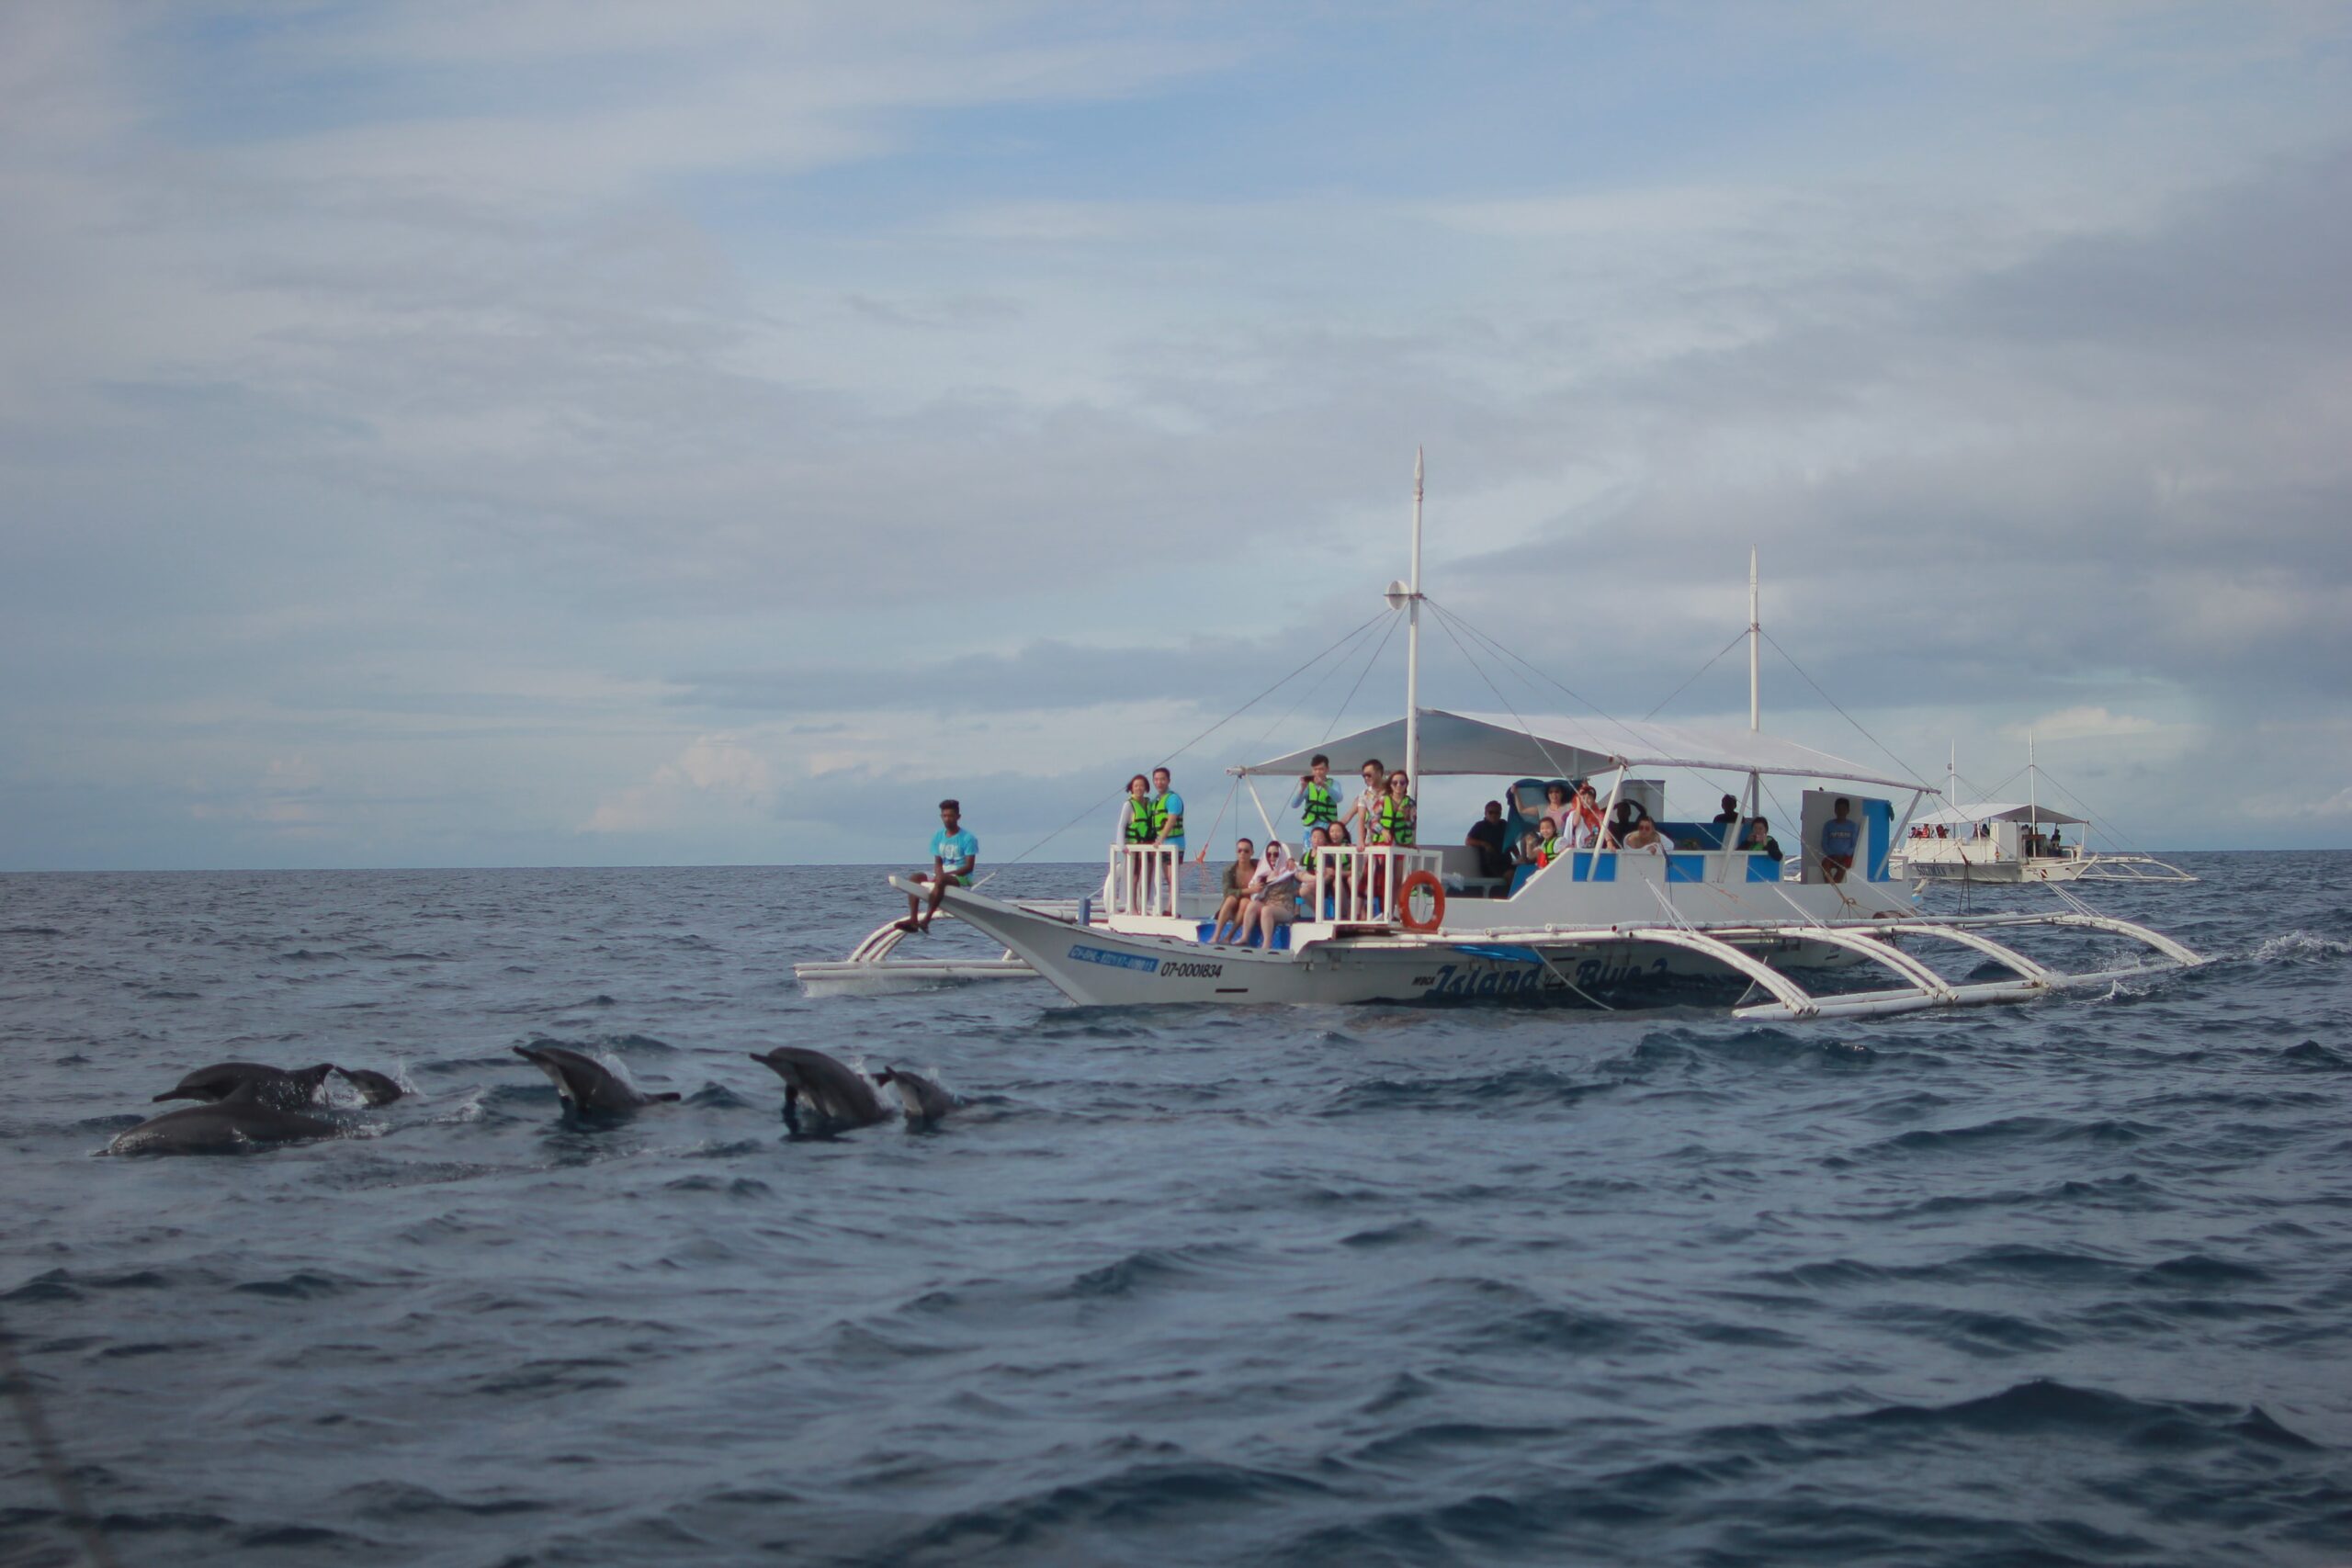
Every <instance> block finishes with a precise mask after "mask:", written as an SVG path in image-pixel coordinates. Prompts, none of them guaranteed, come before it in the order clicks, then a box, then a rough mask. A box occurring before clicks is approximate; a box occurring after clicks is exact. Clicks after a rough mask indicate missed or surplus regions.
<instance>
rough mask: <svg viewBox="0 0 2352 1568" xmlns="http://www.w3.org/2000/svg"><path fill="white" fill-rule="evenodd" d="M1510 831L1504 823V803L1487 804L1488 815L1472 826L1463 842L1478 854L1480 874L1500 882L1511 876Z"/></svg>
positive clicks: (1494, 801) (1495, 801)
mask: <svg viewBox="0 0 2352 1568" xmlns="http://www.w3.org/2000/svg"><path fill="white" fill-rule="evenodd" d="M1462 841H1463V842H1464V843H1465V844H1467V845H1469V846H1470V847H1471V848H1472V849H1474V850H1476V851H1477V852H1478V874H1479V875H1480V876H1484V877H1488V878H1491V879H1493V880H1494V881H1497V882H1500V881H1502V880H1503V879H1504V878H1506V877H1508V876H1509V875H1510V829H1509V828H1508V827H1507V826H1506V825H1505V824H1504V822H1503V803H1502V802H1501V801H1499V800H1490V801H1488V802H1487V814H1486V816H1485V817H1483V818H1479V819H1478V820H1477V821H1476V822H1473V823H1472V824H1471V825H1470V831H1469V832H1467V833H1465V834H1464V835H1463V838H1462Z"/></svg>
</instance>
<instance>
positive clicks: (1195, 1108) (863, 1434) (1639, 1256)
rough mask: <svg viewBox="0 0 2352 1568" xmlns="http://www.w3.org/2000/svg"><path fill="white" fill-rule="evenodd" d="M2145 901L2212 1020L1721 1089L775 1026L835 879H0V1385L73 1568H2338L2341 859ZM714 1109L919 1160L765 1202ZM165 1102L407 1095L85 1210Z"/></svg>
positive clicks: (1164, 1023) (2349, 1233)
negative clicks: (784, 1119) (166, 1093)
mask: <svg viewBox="0 0 2352 1568" xmlns="http://www.w3.org/2000/svg"><path fill="white" fill-rule="evenodd" d="M2181 858H2182V861H2183V863H2185V864H2187V865H2188V866H2189V867H2190V868H2191V869H2193V870H2195V871H2197V872H2199V874H2202V875H2203V876H2204V877H2205V879H2206V880H2205V881H2204V882H2202V883H2201V884H2200V885H2199V886H2193V887H2179V888H2167V889H2161V890H2158V889H2141V888H2113V889H2097V888H2094V889H2090V890H2088V896H2089V897H2091V898H2092V899H2093V900H2094V901H2095V902H2096V903H2098V905H2099V906H2100V907H2101V908H2107V909H2109V910H2111V911H2112V912H2115V913H2119V914H2124V915H2136V916H2141V917H2144V918H2147V919H2151V920H2152V921H2153V922H2154V923H2155V924H2157V925H2159V926H2161V927H2162V928H2164V929H2165V930H2168V931H2173V932H2175V933H2176V934H2177V935H2179V936H2181V937H2183V938H2184V939H2185V940H2187V941H2188V942H2191V943H2193V944H2195V945H2198V946H2199V947H2200V948H2202V949H2204V950H2206V951H2208V952H2210V953H2213V954H2215V955H2217V957H2218V959H2219V962H2217V963H2215V964H2212V965H2211V967H2209V968H2206V969H2203V970H2200V971H2198V972H2195V973H2190V974H2184V975H2174V976H2166V977H2160V978H2151V979H2149V980H2146V981H2145V982H2137V981H2135V982H2133V983H2131V984H2128V985H2121V986H2118V987H2112V988H2111V989H2109V990H2105V991H2102V992H2100V993H2098V994H2096V995H2086V996H2081V997H2075V998H2063V999H2054V1000H2050V1001H2044V1002H2041V1003H2036V1004H2033V1005H2030V1006H2026V1007H2018V1008H2005V1009H1982V1010H1970V1011H1965V1012H1959V1013H1951V1014H1943V1015H1936V1016H1917V1017H1910V1018H1904V1019H1896V1020H1887V1021H1865V1022H1855V1023H1838V1024H1816V1025H1805V1026H1792V1027H1785V1028H1758V1027H1752V1026H1746V1025H1742V1024H1739V1023H1736V1022H1733V1021H1728V1020H1726V1019H1724V1018H1723V1017H1721V1016H1719V1015H1711V1014H1707V1013H1701V1012H1696V1011H1690V1012H1677V1013H1670V1014H1665V1015H1657V1016H1634V1015H1629V1014H1618V1015H1610V1016H1605V1017H1603V1016H1591V1015H1582V1016H1579V1015H1572V1014H1567V1013H1562V1012H1539V1011H1498V1010H1408V1009H1399V1008H1368V1009H1356V1010H1279V1009H1277V1010H1186V1011H1179V1012H1160V1013H1146V1012H1137V1011H1125V1012H1118V1011H1101V1010H1075V1009H1071V1008H1068V1007H1065V1006H1062V1005H1060V1004H1059V1002H1058V999H1057V998H1056V997H1055V996H1054V995H1053V994H1052V993H1051V992H1049V991H1048V990H1046V988H1045V987H1042V986H1040V985H1036V984H1034V983H1032V984H1017V985H996V986H991V987H975V988H967V989H964V990H959V991H952V992H939V993H931V994H920V995H913V996H898V997H892V998H879V999H870V1000H849V999H843V1000H824V1001H812V1000H809V999H807V998H803V997H801V996H800V995H799V994H798V992H797V988H796V987H795V986H794V984H793V982H792V978H791V973H790V965H791V964H792V963H793V962H794V961H795V960H797V959H802V958H810V957H838V956H840V955H842V953H845V952H846V951H847V949H848V948H849V946H850V945H851V943H852V942H854V941H855V940H856V939H857V938H858V937H859V936H861V935H862V934H864V932H865V931H866V930H868V929H869V928H870V927H871V926H873V925H874V924H875V923H876V921H877V920H879V919H882V918H884V917H886V916H887V915H888V914H889V913H891V912H892V908H891V902H890V899H889V897H888V894H887V890H885V889H882V888H881V887H880V886H879V884H878V878H877V874H876V873H874V872H871V871H857V870H847V869H750V868H746V869H731V870H668V871H663V870H651V871H644V870H633V871H498V872H417V873H410V872H369V873H345V874H225V873H224V874H170V875H112V876H45V875H44V876H6V877H0V1064H4V1065H5V1067H6V1076H7V1084H6V1089H7V1092H6V1097H5V1099H4V1100H0V1147H4V1148H5V1151H6V1152H5V1156H0V1157H5V1160H6V1198H7V1201H6V1250H5V1261H4V1262H0V1326H4V1327H5V1328H6V1331H7V1332H8V1334H9V1335H10V1336H11V1337H12V1340H13V1344H14V1348H15V1351H16V1355H17V1359H18V1360H19V1361H20V1362H21V1363H22V1364H23V1366H24V1367H25V1368H26V1370H27V1371H28V1373H29V1377H30V1381H31V1383H32V1385H33V1388H34V1389H35V1391H36V1392H37V1394H38V1397H39V1401H40V1405H41V1407H42V1408H43V1409H44V1410H45V1412H46V1415H47V1418H48V1421H49V1424H50V1426H51V1428H52V1429H53V1432H54V1436H55V1438H56V1443H57V1446H58V1448H59V1449H60V1450H62V1453H63V1456H64V1459H65V1461H66V1463H67V1465H68V1466H69V1468H70V1476H71V1479H73V1480H74V1481H77V1482H78V1483H79V1484H80V1485H81V1487H82V1488H83V1489H84V1491H85V1493H86V1495H87V1496H88V1498H89V1500H90V1503H91V1506H92V1507H93V1509H94V1511H95V1513H96V1515H97V1517H98V1519H99V1523H100V1527H101V1529H103V1532H104V1540H105V1544H106V1546H107V1548H109V1549H110V1550H111V1551H112V1552H113V1554H114V1555H115V1557H116V1558H117V1559H118V1560H119V1561H120V1562H124V1563H126V1564H132V1563H136V1564H148V1563H173V1564H209V1563H236V1564H242V1565H251V1564H272V1563H304V1564H309V1563H322V1564H345V1563H348V1564H375V1563H385V1564H393V1563H398V1564H419V1563H448V1564H469V1565H470V1564H489V1563H515V1564H520V1563H548V1564H553V1563H585V1562H595V1563H675V1562H739V1561H746V1560H763V1559H771V1560H774V1561H778V1562H812V1563H854V1562H874V1563H913V1564H921V1563H967V1562H1055V1563H1061V1562H1069V1563H1095V1562H1108V1563H1128V1562H1132V1563H1149V1564H1159V1563H1176V1562H1238V1563H1269V1564H1273V1563H1347V1564H1381V1563H1443V1562H1480V1563H1486V1562H1542V1563H1556V1562H1599V1563H1615V1562H1623V1563H1645V1564H1647V1563H1661V1562H1691V1563H1745V1562H1802V1563H1807V1564H1845V1563H1873V1564H1879V1563H1883V1564H1905V1565H1918V1564H1955V1565H1957V1564H1994V1563H2003V1564H2007V1563H2033V1564H2059V1563H2098V1564H2110V1563H2118V1564H2120V1563H2129V1564H2170V1563H2180V1564H2192V1563H2194V1564H2207V1563H2250V1562H2284V1563H2314V1564H2316V1563H2328V1562H2337V1563H2341V1562H2347V1561H2352V856H2347V855H2342V854H2316V853H2312V854H2244V855H2203V856H2184V857H2181ZM1085 880H1086V873H1085V871H1084V870H1082V869H1079V868H1053V867H1044V868H1035V869H1025V870H1022V871H1020V872H1018V873H1017V874H1014V875H1012V876H1010V877H1008V878H1006V879H1005V880H1004V881H1001V882H1000V883H999V884H998V885H997V886H998V888H999V889H1007V888H1009V889H1010V890H1012V891H1016V892H1022V891H1025V892H1034V893H1046V892H1064V891H1076V890H1077V889H1078V888H1079V886H1080V885H1082V884H1083V882H1084V881H1085ZM2012 897H2018V898H2024V899H2028V900H2046V899H2047V897H2048V895H2047V894H2044V893H2034V894H2018V895H2013V896H2012ZM1980 901H1982V897H1981V896H1980ZM962 940H964V941H966V942H968V941H969V940H970V939H969V936H968V933H967V935H966V937H965V938H963V939H962ZM954 941H956V939H953V938H949V937H945V936H942V937H938V938H934V939H933V942H934V944H935V945H937V946H940V947H945V946H948V945H951V943H952V942H954ZM535 1038H552V1039H556V1040H560V1041H564V1042H569V1043H574V1044H576V1045H578V1046H580V1047H581V1048H582V1049H585V1050H589V1051H593V1052H595V1053H598V1054H601V1055H605V1056H606V1057H607V1058H608V1059H610V1060H612V1061H613V1062H615V1063H616V1064H617V1065H618V1066H621V1067H623V1068H624V1069H625V1070H626V1071H627V1072H628V1074H629V1075H631V1076H632V1077H634V1078H636V1079H637V1081H638V1082H639V1083H640V1084H641V1085H643V1086H644V1087H646V1088H648V1089H673V1090H676V1091H679V1092H680V1093H682V1094H683V1095H684V1097H685V1098H684V1100H683V1101H682V1102H680V1103H678V1104H676V1105H667V1106H662V1107H658V1108H656V1109H653V1110H650V1111H647V1112H646V1113H644V1114H642V1115H640V1116H639V1117H637V1118H636V1119H634V1120H633V1121H630V1122H626V1123H623V1124H620V1125H616V1126H610V1127H603V1128H582V1127H575V1126H567V1125H565V1124H564V1123H563V1122H562V1121H561V1120H560V1118H559V1115H558V1108H557V1102H556V1100H555V1097H554V1094H553V1092H552V1090H551V1089H549V1088H548V1084H547V1082H546V1080H545V1079H544V1078H542V1077H540V1075H539V1074H538V1073H537V1072H536V1071H534V1070H533V1069H532V1068H531V1067H529V1066H527V1065H526V1064H524V1063H523V1062H521V1061H519V1060H517V1059H516V1058H515V1056H514V1055H512V1054H511V1052H510V1049H509V1048H510V1047H511V1046H513V1045H515V1044H516V1043H522V1042H525V1041H528V1040H531V1039H535ZM780 1043H797V1044H805V1045H810V1046H815V1047H818V1048H820V1049H822V1050H826V1051H829V1052H831V1053H833V1054H835V1055H839V1056H842V1057H843V1058H845V1059H848V1060H851V1061H854V1062H861V1063H863V1064H864V1065H865V1066H868V1067H871V1068H876V1069H878V1068H880V1067H881V1066H885V1065H888V1064H900V1065H907V1066H915V1067H918V1068H921V1069H925V1070H928V1071H931V1072H933V1073H935V1074H936V1076H938V1077H940V1078H941V1079H943V1080H944V1082H945V1083H946V1084H947V1085H948V1086H949V1087H950V1088H952V1089H954V1090H956V1092H957V1093H958V1094H960V1095H962V1096H963V1097H964V1098H965V1100H967V1104H966V1105H965V1107H964V1108H963V1109H962V1111H960V1112H959V1113H958V1114H957V1115H956V1116H955V1117H953V1118H951V1119H950V1120H949V1121H947V1122H945V1123H944V1124H943V1125H941V1126H940V1127H939V1128H938V1129H937V1130H935V1131H932V1132H925V1133H916V1132H910V1131H908V1130H906V1129H904V1128H902V1127H900V1126H898V1125H889V1126H883V1127H876V1128H872V1129H867V1130H865V1131H861V1132H858V1133H855V1134H849V1135H846V1136H842V1137H839V1138H832V1139H796V1138H792V1137H788V1136H786V1133H785V1130H784V1128H783V1127H782V1125H781V1123H780V1122H779V1120H778V1111H779V1108H780V1104H781V1093H780V1087H779V1085H778V1083H777V1081H776V1080H775V1077H773V1076H772V1075H771V1074H769V1073H768V1071H767V1070H766V1069H765V1068H764V1067H763V1066H759V1065H758V1064H756V1063H753V1062H752V1061H750V1060H749V1059H748V1058H747V1053H749V1052H752V1051H756V1050H761V1049H764V1048H765V1047H767V1046H769V1045H774V1044H780ZM231 1058H238V1059H256V1060H262V1061H267V1062H274V1063H278V1064H281V1065H288V1066H292V1065H300V1064H306V1063H310V1062H314V1061H319V1060H334V1061H338V1062H341V1063H344V1064H345V1065H347V1066H368V1067H375V1068H378V1069H380V1070H383V1071H387V1072H390V1073H392V1074H394V1075H395V1076H397V1077H401V1079H402V1080H403V1081H405V1082H406V1083H407V1084H408V1085H410V1086H411V1087H412V1088H413V1090H414V1091H415V1092H414V1093H413V1096H412V1097H411V1098H409V1099H407V1100H402V1101H401V1102H400V1103H398V1104H396V1105H394V1106H391V1107H389V1108H386V1109H384V1110H382V1111H360V1110H356V1109H353V1110H349V1111H345V1112H344V1113H343V1115H344V1119H345V1121H346V1122H348V1124H349V1135H347V1136H345V1137H340V1138H337V1139H334V1140H332V1141H327V1142H322V1143H317V1144H311V1145H300V1146H295V1147H288V1148H283V1149H279V1150H276V1151H273V1152H267V1153H261V1154H254V1155H247V1156H234V1157H210V1158H201V1157H185V1158H145V1159H132V1158H114V1157H100V1156H96V1150H98V1149H99V1148H100V1147H102V1146H103V1145H105V1144H106V1142H107V1139H108V1138H110V1137H111V1136H112V1135H113V1134H116V1133H117V1132H119V1131H120V1130H121V1129H123V1128H125V1127H128V1126H130V1125H131V1124H133V1123H134V1122H137V1121H139V1120H140V1119H141V1117H142V1115H143V1114H144V1113H146V1112H147V1111H149V1110H150V1109H151V1107H150V1106H149V1103H148V1101H149V1097H150V1096H151V1095H153V1093H155V1092H156V1091H157V1090H159V1089H164V1088H166V1087H168V1086H169V1085H170V1084H171V1083H173V1082H174V1081H175V1079H176V1078H177V1077H179V1075H180V1074H181V1073H182V1072H184V1071H185V1070H187V1069H188V1068H191V1067H194V1066H200V1065H203V1064H205V1063H208V1062H211V1061H215V1060H221V1059H231ZM18 1415H19V1411H18V1409H17V1406H14V1405H9V1406H6V1407H0V1562H6V1563H9V1564H12V1565H13V1564H35V1563H45V1562H59V1563H64V1562H74V1561H77V1560H78V1555H77V1554H78V1550H79V1549H78V1548H77V1546H76V1543H75V1539H74V1535H73V1534H72V1532H71V1531H70V1530H69V1529H68V1528H67V1524H68V1521H67V1519H66V1518H65V1517H63V1515H62V1510H61V1508H60V1506H59V1504H58V1502H57V1500H56V1497H55V1495H54V1492H53V1489H52V1486H51V1483H50V1481H49V1480H48V1479H47V1478H46V1477H45V1476H44V1474H43V1472H41V1470H40V1468H39V1467H38V1465H37V1463H36V1459H35V1454H34V1451H33V1449H32V1447H31V1445H30V1444H29V1442H28V1438H27V1437H26V1432H25V1429H24V1427H23V1426H22V1425H21V1423H20V1421H19V1420H18V1418H17V1417H18Z"/></svg>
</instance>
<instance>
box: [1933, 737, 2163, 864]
mask: <svg viewBox="0 0 2352 1568" xmlns="http://www.w3.org/2000/svg"><path fill="white" fill-rule="evenodd" d="M2025 772H2026V791H2027V795H2026V799H2025V800H2024V801H2023V802H2022V803H2020V802H2016V801H1996V800H1984V801H1978V802H1976V803H1975V804H1973V805H1969V806H1962V805H1960V804H1959V803H1958V802H1957V801H1956V800H1955V799H1954V798H1953V794H1952V785H1951V784H1946V786H1945V795H1944V798H1945V801H1946V804H1945V805H1943V806H1942V807H1939V808H1937V809H1936V810H1934V811H1931V812H1928V813H1927V814H1926V815H1924V816H1920V817H1916V818H1912V821H1911V831H1910V833H1909V834H1908V836H1906V837H1905V839H1904V840H1903V843H1902V845H1901V847H1900V848H1899V849H1898V851H1897V852H1896V856H1895V863H1894V874H1895V875H1897V876H1907V877H1910V878H1913V879H1914V880H1916V881H1918V882H1922V883H1928V882H1964V883H2023V882H2194V881H2196V880H2197V878H2196V877H2194V876H2192V875H2191V874H2188V872H2185V871H2183V870H2181V869H2180V868H2179V867H2178V866H2177V865H2171V864H2168V863H2165V862H2164V861H2160V860H2158V859H2156V858H2155V857H2154V855H2148V854H2142V853H2140V852H2137V851H2112V850H2093V849H2091V848H2090V847H2089V846H2088V845H2087V844H2086V843H2085V842H2084V839H2083V833H2082V829H2086V828H2088V827H2091V826H2093V824H2092V823H2091V822H2090V821H2089V819H2088V818H2082V817H2075V816H2073V815H2071V814H2069V813H2067V812H2064V811H2059V810H2056V809H2054V808H2052V807H2047V806H2044V805H2042V804H2041V798H2040V795H2041V792H2040V788H2039V784H2040V777H2041V773H2040V769H2039V767H2038V766H2037V764H2036V763H2035V761H2034V759H2033V742H2032V741H2031V740H2030V739H2028V740H2027V742H2026V764H2025ZM1947 773H1948V776H1949V777H1950V778H1951V779H1953V780H1955V781H1956V780H1957V778H1958V770H1957V768H1948V769H1947ZM2069 828H2072V829H2075V838H2074V840H2073V841H2072V842H2069V841H2068V840H2067V839H2066V829H2069Z"/></svg>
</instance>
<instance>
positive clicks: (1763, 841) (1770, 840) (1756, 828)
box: [1739, 817, 1781, 861]
mask: <svg viewBox="0 0 2352 1568" xmlns="http://www.w3.org/2000/svg"><path fill="white" fill-rule="evenodd" d="M1739 847H1740V848H1741V849H1743V850H1746V851H1747V852H1748V853H1750V854H1760V855H1762V856H1764V857H1765V858H1766V859H1767V860H1774V861H1777V860H1779V859H1780V858H1781V840H1778V839H1776V838H1774V837H1772V824H1771V823H1770V821H1768V820H1766V819H1765V818H1761V817H1751V818H1748V819H1747V834H1746V835H1745V836H1743V837H1742V838H1741V839H1740V840H1739Z"/></svg>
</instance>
